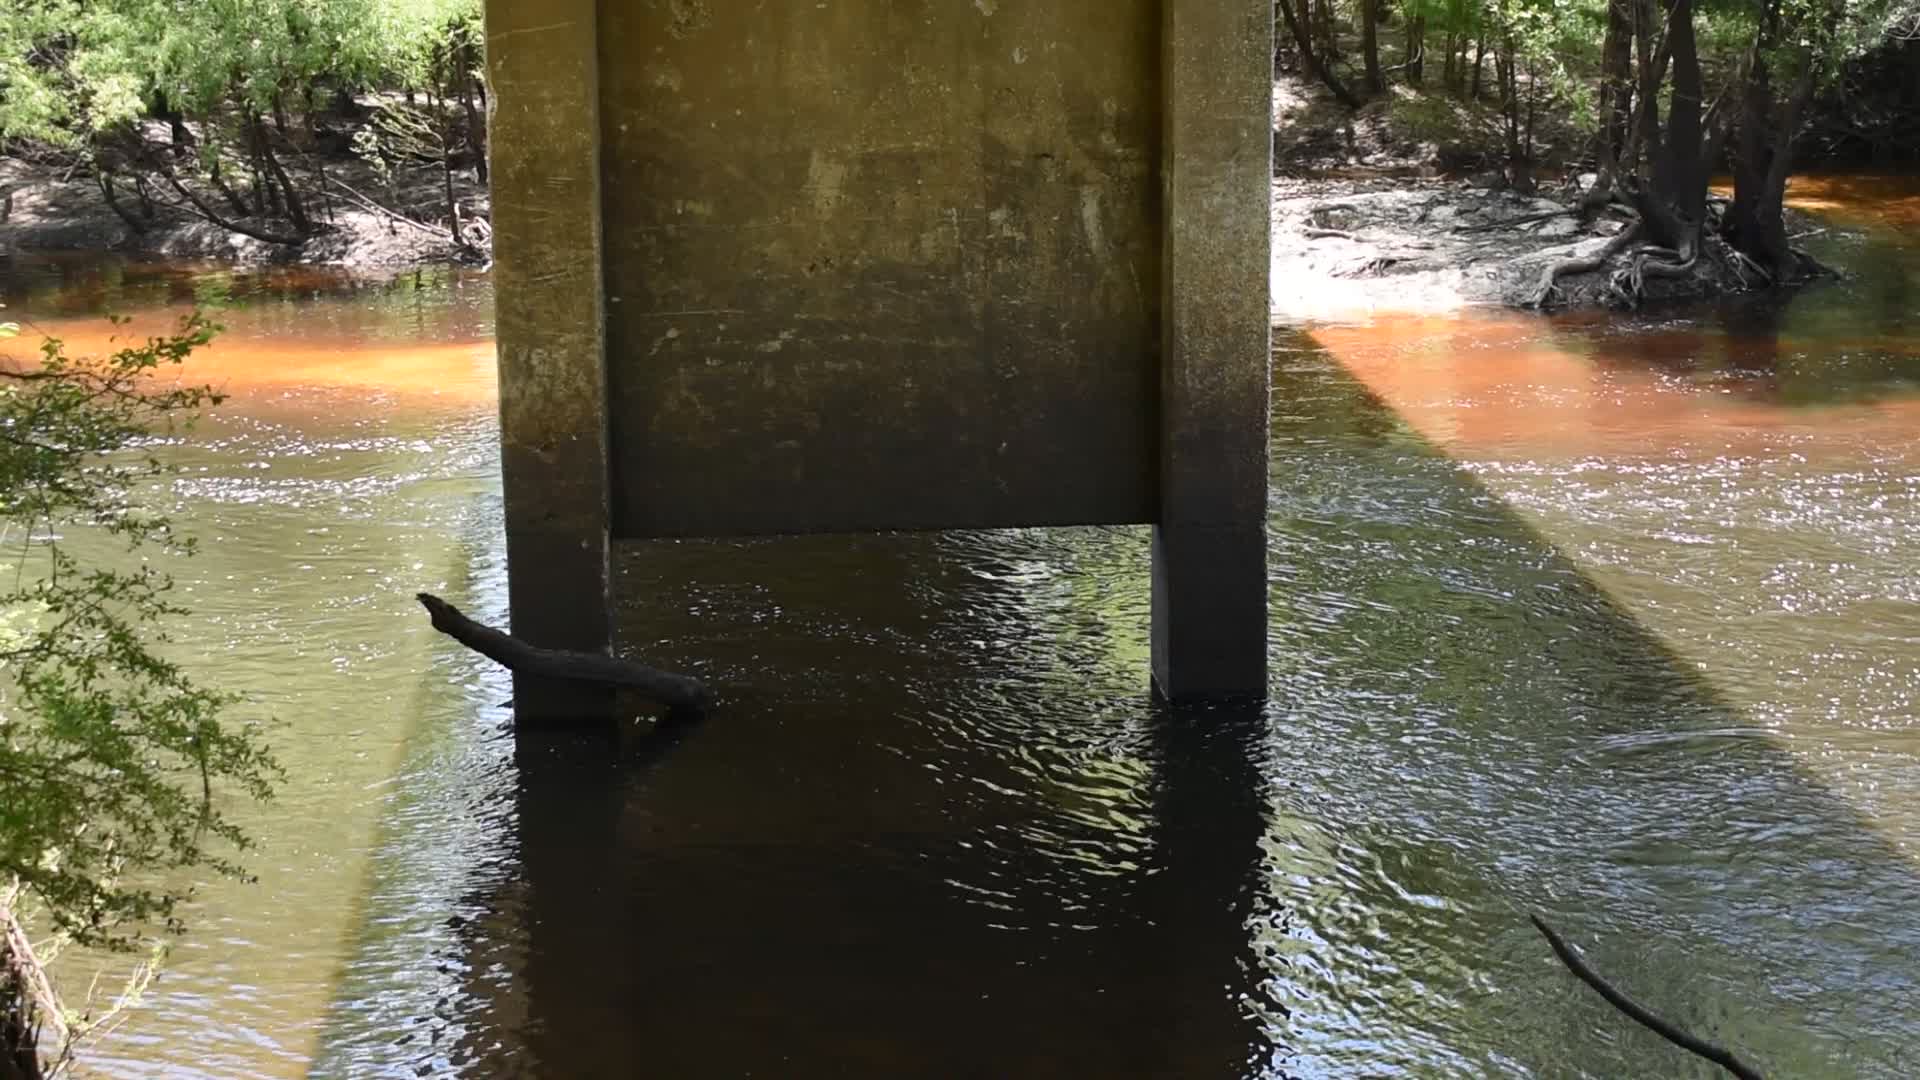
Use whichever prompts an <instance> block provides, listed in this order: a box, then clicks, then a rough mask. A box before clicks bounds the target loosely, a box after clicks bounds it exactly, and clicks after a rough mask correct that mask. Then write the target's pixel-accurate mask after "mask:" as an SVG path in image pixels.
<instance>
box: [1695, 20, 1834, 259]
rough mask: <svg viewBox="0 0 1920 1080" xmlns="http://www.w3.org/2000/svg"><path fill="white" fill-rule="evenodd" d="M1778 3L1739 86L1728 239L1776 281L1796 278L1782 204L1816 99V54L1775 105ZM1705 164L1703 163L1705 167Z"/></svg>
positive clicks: (1763, 23)
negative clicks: (1804, 120)
mask: <svg viewBox="0 0 1920 1080" xmlns="http://www.w3.org/2000/svg"><path fill="white" fill-rule="evenodd" d="M1779 29H1780V27H1779V11H1778V6H1777V4H1768V5H1767V10H1766V12H1765V14H1764V15H1763V17H1762V19H1761V25H1760V28H1759V31H1758V32H1757V33H1756V35H1755V37H1754V44H1753V49H1752V51H1751V52H1750V53H1749V54H1748V58H1747V70H1746V78H1745V80H1744V84H1743V86H1742V88H1741V91H1742V92H1741V98H1742V105H1741V111H1740V118H1739V126H1740V137H1739V140H1738V142H1737V143H1736V144H1735V150H1734V161H1733V204H1732V205H1731V206H1729V207H1728V208H1727V218H1726V232H1727V240H1728V242H1729V243H1731V244H1732V245H1733V246H1734V247H1736V248H1738V249H1740V250H1741V251H1742V252H1744V253H1745V254H1747V255H1749V256H1751V257H1752V258H1753V259H1754V260H1756V261H1757V262H1759V263H1760V264H1761V265H1762V266H1765V267H1766V268H1767V269H1768V270H1769V271H1770V272H1772V274H1773V275H1774V280H1776V281H1785V280H1789V279H1791V278H1793V277H1795V276H1797V274H1798V271H1799V265H1800V258H1799V256H1798V255H1796V254H1794V251H1793V246H1792V244H1791V243H1789V242H1788V238H1787V226H1786V218H1785V215H1784V212H1783V210H1782V205H1783V204H1784V203H1785V201H1786V195H1787V174H1788V172H1789V170H1790V168H1791V167H1792V162H1793V136H1794V134H1795V132H1796V131H1797V130H1798V129H1799V125H1800V116H1801V115H1802V113H1804V112H1805V110H1806V107H1807V104H1808V102H1809V101H1811V100H1812V97H1813V88H1814V58H1813V56H1812V55H1810V54H1804V53H1803V57H1804V63H1803V64H1802V67H1801V72H1800V77H1799V79H1798V80H1797V81H1796V83H1795V85H1794V87H1793V90H1792V92H1791V95H1790V96H1789V97H1788V99H1787V100H1786V101H1784V102H1782V103H1780V104H1779V106H1778V108H1777V109H1776V107H1775V103H1774V90H1773V79H1772V70H1771V68H1770V66H1769V64H1768V62H1767V61H1768V56H1769V55H1770V54H1771V53H1772V52H1773V51H1774V44H1775V42H1776V41H1777V40H1778V38H1779ZM1704 167H1705V163H1703V171H1704Z"/></svg>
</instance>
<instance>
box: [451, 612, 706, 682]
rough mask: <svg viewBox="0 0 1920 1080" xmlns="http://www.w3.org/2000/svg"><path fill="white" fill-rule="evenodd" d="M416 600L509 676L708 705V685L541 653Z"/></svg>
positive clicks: (579, 655) (609, 661) (574, 655)
mask: <svg viewBox="0 0 1920 1080" xmlns="http://www.w3.org/2000/svg"><path fill="white" fill-rule="evenodd" d="M415 596H416V598H417V599H418V600H419V601H420V605H421V606H422V607H424V608H426V609H427V614H428V615H430V616H431V617H432V618H433V628H434V629H435V630H438V631H440V632H441V633H443V634H445V635H447V636H448V637H450V638H452V639H453V640H455V641H458V642H459V643H460V644H462V645H465V646H466V647H467V648H469V649H472V650H473V651H474V652H477V653H479V654H480V655H482V656H484V657H486V658H487V659H489V660H492V661H493V662H494V663H496V664H499V665H500V666H501V667H504V668H507V669H508V670H510V671H516V672H520V673H523V674H527V675H538V676H541V677H543V678H548V679H567V680H571V681H574V682H587V683H595V684H598V685H601V686H614V687H619V688H620V689H623V690H632V691H634V692H635V693H638V694H640V695H641V696H643V697H646V698H649V699H651V700H653V701H657V702H659V703H660V704H662V705H667V706H671V707H672V708H675V709H702V708H705V707H706V705H707V702H708V700H709V698H708V693H707V685H706V684H705V683H703V682H701V681H700V680H699V679H695V678H691V677H689V676H686V675H676V674H674V673H673V672H670V671H660V670H658V669H656V668H650V667H648V666H646V665H645V664H636V663H634V662H633V661H631V660H621V659H618V658H617V657H612V656H602V655H600V654H599V653H589V652H569V651H566V650H563V649H542V648H540V647H539V646H536V645H529V644H527V643H526V642H524V641H521V640H520V639H519V638H516V637H513V636H512V635H510V634H503V633H501V632H500V631H498V630H495V629H494V628H493V627H491V626H486V625H483V624H481V623H477V622H474V621H473V620H472V619H469V618H467V617H466V616H465V615H463V614H461V613H460V609H459V608H457V607H454V606H453V605H452V604H449V603H447V602H446V601H445V600H442V599H440V598H439V597H437V596H434V595H433V594H431V593H416V594H415Z"/></svg>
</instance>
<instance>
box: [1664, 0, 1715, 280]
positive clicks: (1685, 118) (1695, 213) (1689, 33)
mask: <svg viewBox="0 0 1920 1080" xmlns="http://www.w3.org/2000/svg"><path fill="white" fill-rule="evenodd" d="M1667 21H1668V26H1667V49H1666V50H1664V51H1666V52H1667V53H1668V54H1669V55H1670V56H1671V57H1672V68H1673V92H1672V94H1671V95H1670V100H1669V102H1668V105H1667V111H1668V115H1667V124H1666V131H1665V137H1664V139H1663V140H1662V142H1661V145H1660V150H1659V152H1658V153H1656V154H1654V155H1653V188H1654V195H1655V197H1656V198H1657V199H1659V200H1660V201H1662V202H1664V203H1666V206H1667V209H1668V210H1669V211H1670V213H1671V221H1670V222H1661V221H1656V222H1654V223H1653V224H1654V225H1655V226H1656V228H1655V233H1654V242H1655V243H1656V244H1660V245H1661V246H1663V247H1670V248H1672V249H1673V250H1674V251H1677V252H1679V253H1680V258H1681V261H1683V262H1684V261H1686V260H1687V259H1690V258H1691V257H1692V256H1693V254H1694V252H1695V251H1697V250H1698V248H1699V239H1700V226H1701V224H1702V222H1703V221H1704V220H1705V218H1706V209H1707V176H1706V170H1705V169H1704V168H1702V167H1701V163H1700V156H1701V155H1700V149H1701V140H1702V138H1703V137H1704V135H1705V129H1704V128H1703V127H1702V125H1701V123H1700V106H1701V94H1702V83H1701V78H1700V53H1699V49H1698V47H1697V45H1696V43H1695V40H1694V34H1693V0H1674V2H1673V7H1672V9H1671V11H1670V12H1669V14H1668V20H1667ZM1663 233H1665V234H1666V235H1662V234H1663Z"/></svg>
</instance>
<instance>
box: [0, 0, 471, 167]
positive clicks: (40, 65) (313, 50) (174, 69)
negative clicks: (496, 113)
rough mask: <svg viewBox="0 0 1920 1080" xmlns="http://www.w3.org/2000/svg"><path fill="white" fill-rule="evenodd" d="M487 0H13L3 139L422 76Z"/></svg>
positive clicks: (417, 80)
mask: <svg viewBox="0 0 1920 1080" xmlns="http://www.w3.org/2000/svg"><path fill="white" fill-rule="evenodd" d="M479 22H480V2H479V0H8V2H7V3H5V4H0V136H5V137H11V138H32V139H37V140H40V141H42V142H47V143H52V144H55V145H66V146H71V145H75V144H77V143H78V142H79V141H81V140H82V139H84V137H85V136H86V135H87V134H89V133H91V132H99V131H106V130H109V129H112V128H114V127H116V126H118V125H124V124H127V123H130V122H133V121H135V120H138V119H139V118H141V117H142V116H144V115H145V114H146V112H147V110H148V109H149V107H150V105H151V103H152V101H153V100H154V95H155V94H156V93H158V94H162V95H165V97H166V99H167V101H168V102H169V103H170V104H172V105H173V106H174V107H175V108H178V109H181V110H183V111H184V112H186V113H187V114H188V115H189V116H194V117H209V116H211V115H212V114H213V113H214V112H215V111H216V110H219V109H221V108H224V107H227V106H229V105H234V106H243V107H246V108H251V109H253V110H255V111H265V110H267V109H269V108H271V107H272V106H273V104H274V103H275V101H276V100H277V99H279V98H281V97H282V96H283V95H287V94H290V93H296V92H302V91H304V90H305V89H307V88H310V87H313V86H315V85H317V84H320V83H328V84H331V85H338V86H408V85H419V84H421V83H422V82H424V81H425V80H426V79H427V76H428V74H429V72H430V70H431V68H432V67H433V65H434V64H435V63H436V59H437V58H441V57H444V55H445V54H446V53H447V51H448V49H447V45H448V42H449V40H451V39H453V38H455V37H462V38H469V37H470V38H473V39H474V40H477V37H478V27H479Z"/></svg>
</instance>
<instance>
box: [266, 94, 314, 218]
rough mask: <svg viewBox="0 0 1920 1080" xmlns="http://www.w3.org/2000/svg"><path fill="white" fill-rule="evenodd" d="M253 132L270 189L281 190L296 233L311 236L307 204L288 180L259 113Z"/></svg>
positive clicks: (282, 200)
mask: <svg viewBox="0 0 1920 1080" xmlns="http://www.w3.org/2000/svg"><path fill="white" fill-rule="evenodd" d="M253 131H254V139H255V144H256V146H258V148H259V152H260V157H261V160H262V161H263V162H265V164H266V167H267V172H268V174H269V176H270V177H271V180H270V188H271V187H278V188H279V191H280V194H281V196H282V199H281V202H282V205H283V206H285V208H286V214H287V220H288V221H291V222H293V228H294V231H295V232H297V233H299V234H300V235H301V236H311V235H312V234H313V232H314V228H313V219H312V218H310V217H308V216H307V208H306V204H305V202H304V201H303V200H302V199H301V198H300V191H299V189H297V188H295V187H294V186H293V181H292V180H290V179H288V178H287V170H286V169H284V168H282V167H281V165H280V158H279V157H278V156H277V155H276V154H274V152H273V144H272V142H271V141H270V140H269V139H268V137H267V125H266V122H265V121H263V120H262V119H261V118H260V114H259V113H255V114H253Z"/></svg>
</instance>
